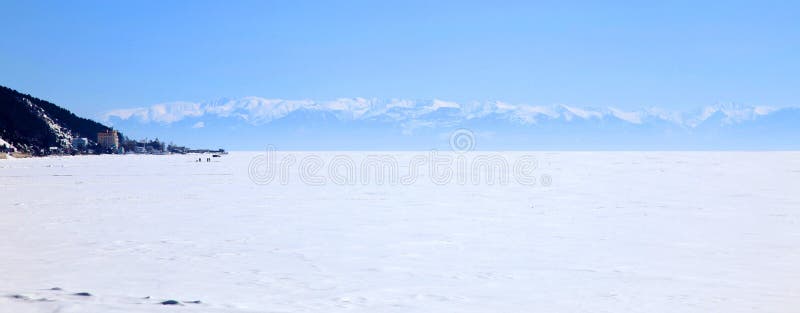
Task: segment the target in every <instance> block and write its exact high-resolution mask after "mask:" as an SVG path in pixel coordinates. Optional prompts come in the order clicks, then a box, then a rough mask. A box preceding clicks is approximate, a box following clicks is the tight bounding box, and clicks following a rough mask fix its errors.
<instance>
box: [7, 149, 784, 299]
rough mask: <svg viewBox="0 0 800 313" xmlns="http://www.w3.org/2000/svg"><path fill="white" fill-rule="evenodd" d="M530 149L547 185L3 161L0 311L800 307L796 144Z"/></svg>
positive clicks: (232, 163) (221, 163) (184, 159)
mask: <svg viewBox="0 0 800 313" xmlns="http://www.w3.org/2000/svg"><path fill="white" fill-rule="evenodd" d="M400 154H401V155H402V154H411V152H404V153H400ZM512 154H515V153H509V154H508V155H512ZM516 154H519V153H516ZM532 154H533V155H535V156H537V157H538V158H540V159H541V160H544V161H543V162H542V166H541V167H540V168H539V169H537V170H538V171H540V172H541V173H546V174H548V175H550V177H552V184H551V185H550V186H541V185H537V186H524V185H519V184H509V185H495V186H489V185H485V184H479V185H471V184H470V185H459V184H448V185H435V184H432V183H430V182H426V181H425V180H420V181H419V182H418V183H415V184H411V185H383V186H381V185H375V184H369V185H361V184H357V185H345V186H342V185H334V184H327V185H324V186H310V185H306V184H301V183H297V182H294V183H290V184H288V185H281V184H277V183H273V184H268V185H258V184H255V183H253V182H251V181H250V179H249V178H248V164H249V162H250V160H251V159H252V158H253V156H255V154H253V153H231V154H230V155H227V156H224V157H222V158H215V159H214V162H210V163H207V162H203V163H197V162H195V159H196V158H197V156H181V155H173V156H83V157H50V158H31V159H14V160H0V186H2V187H0V216H1V217H2V218H0V234H2V236H3V237H2V238H3V240H0V312H129V311H133V312H143V311H147V312H173V311H202V312H343V311H347V312H531V311H533V312H726V313H733V312H797V310H798V308H800V297H798V295H800V153H797V152H550V153H548V152H535V153H532ZM54 287H58V288H60V289H61V290H51V288H54ZM78 292H88V293H90V294H91V296H78V295H75V293H78ZM148 297H149V298H148ZM165 300H177V301H180V302H182V303H181V304H180V305H176V306H164V305H161V304H159V303H160V302H162V301H165ZM197 300H199V301H200V303H183V301H197Z"/></svg>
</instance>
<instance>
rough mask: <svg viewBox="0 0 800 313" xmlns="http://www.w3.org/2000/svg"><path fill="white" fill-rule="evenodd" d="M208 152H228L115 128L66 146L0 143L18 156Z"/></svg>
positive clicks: (0, 148)
mask: <svg viewBox="0 0 800 313" xmlns="http://www.w3.org/2000/svg"><path fill="white" fill-rule="evenodd" d="M189 153H210V154H213V156H214V157H220V156H222V155H224V154H228V153H227V152H226V151H225V149H222V148H220V149H217V150H212V149H190V148H187V147H183V146H177V145H174V144H172V143H169V144H167V143H164V142H162V141H159V140H158V139H157V138H156V139H154V140H148V139H144V140H130V139H122V140H121V138H120V136H119V133H118V132H117V131H116V130H107V131H104V132H100V133H97V141H91V140H89V139H88V138H85V137H82V138H73V139H72V141H71V142H69V145H67V146H66V147H49V148H48V149H40V150H39V151H29V152H27V153H26V152H23V151H16V149H15V148H14V147H9V146H8V145H6V144H0V154H16V155H19V156H23V157H24V156H26V155H27V156H47V155H86V154H154V155H167V154H189Z"/></svg>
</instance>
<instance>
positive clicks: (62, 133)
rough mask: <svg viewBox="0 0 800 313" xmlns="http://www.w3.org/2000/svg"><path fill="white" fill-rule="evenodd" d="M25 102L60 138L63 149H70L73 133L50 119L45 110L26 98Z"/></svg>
mask: <svg viewBox="0 0 800 313" xmlns="http://www.w3.org/2000/svg"><path fill="white" fill-rule="evenodd" d="M24 101H25V103H27V104H28V106H29V107H30V108H31V109H32V110H33V111H34V112H36V114H37V115H38V116H39V117H40V118H42V120H44V122H45V123H47V126H48V127H50V129H51V130H52V131H53V133H54V134H55V135H56V137H58V140H59V143H60V145H61V147H68V146H69V145H70V143H71V142H72V132H70V130H69V129H68V128H66V127H64V126H62V125H60V124H59V123H58V122H56V121H55V120H53V119H52V118H50V116H48V115H47V113H46V112H45V111H44V109H43V108H41V107H39V106H37V105H35V104H33V102H31V100H30V99H27V98H25V99H24Z"/></svg>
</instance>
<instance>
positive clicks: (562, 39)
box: [0, 1, 800, 118]
mask: <svg viewBox="0 0 800 313" xmlns="http://www.w3.org/2000/svg"><path fill="white" fill-rule="evenodd" d="M0 9H2V10H0V11H2V12H3V13H2V15H3V18H2V19H0V36H2V38H3V40H2V41H0V84H2V85H6V86H8V87H11V88H14V89H17V90H20V91H23V92H27V93H31V94H33V95H35V96H37V97H40V98H44V99H46V100H50V101H52V102H54V103H57V104H59V105H62V106H64V107H67V108H68V109H70V110H73V111H74V112H76V113H78V114H80V115H84V116H90V117H95V118H97V117H100V116H102V114H103V113H104V112H108V111H111V110H115V109H120V108H133V107H143V106H150V105H153V104H158V103H165V102H173V101H190V102H196V103H200V102H203V101H210V100H214V99H219V98H223V97H227V98H242V97H246V96H258V97H266V98H276V99H313V100H317V101H322V100H332V99H339V98H353V97H364V98H368V99H371V98H379V99H394V98H399V99H421V100H432V99H445V100H448V101H456V102H460V103H464V102H470V101H496V100H499V101H505V102H509V103H525V104H530V105H543V106H548V105H558V104H566V105H570V106H577V107H600V108H605V107H615V108H620V109H624V110H638V109H641V108H650V107H658V108H664V109H667V110H676V111H691V110H701V109H702V108H703V107H706V106H713V105H745V106H772V107H785V106H794V105H797V104H798V101H797V100H798V99H797V98H798V96H797V95H798V92H797V91H798V89H797V86H800V75H798V73H800V5H798V4H796V3H792V2H769V1H751V2H739V1H704V2H702V3H699V2H697V1H665V2H663V3H629V2H594V1H593V2H566V1H550V2H531V1H519V2H514V1H503V2H502V3H495V2H489V1H484V2H470V1H369V2H368V1H315V2H311V1H128V2H125V1H96V2H95V1H16V2H10V1H2V2H0Z"/></svg>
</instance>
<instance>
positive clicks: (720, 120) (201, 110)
mask: <svg viewBox="0 0 800 313" xmlns="http://www.w3.org/2000/svg"><path fill="white" fill-rule="evenodd" d="M100 118H101V120H103V121H104V122H106V123H108V124H111V125H114V126H118V127H119V128H121V129H125V130H129V131H130V132H131V134H133V135H134V136H136V135H137V134H139V135H141V136H155V135H157V134H156V133H155V132H154V131H153V130H156V129H158V130H173V131H171V132H168V133H170V134H172V135H175V136H177V137H180V138H179V139H180V140H181V141H188V142H192V141H195V140H192V139H191V138H190V136H189V135H191V134H193V133H195V134H204V135H203V136H204V137H202V138H205V139H206V140H208V139H209V138H210V137H209V136H210V135H212V134H214V133H215V132H222V131H224V132H232V133H236V134H238V135H237V136H236V137H232V138H226V139H225V140H224V143H220V145H222V144H227V145H230V146H232V147H234V148H245V149H256V148H259V147H261V146H263V145H265V144H281V145H283V146H286V147H288V148H292V149H315V148H325V149H345V150H348V149H372V148H388V149H392V148H397V149H407V148H409V149H427V148H445V147H444V146H443V145H442V143H446V140H443V139H442V138H446V137H447V134H448V133H449V132H450V131H452V130H454V129H458V128H468V129H470V130H472V131H473V132H474V133H475V134H476V138H483V139H484V140H482V141H481V142H482V144H481V145H478V148H480V149H512V150H515V149H532V148H544V149H639V148H646V149H749V148H764V149H793V148H796V146H797V144H796V143H795V141H794V140H792V138H796V137H797V135H798V134H799V133H800V132H798V130H799V129H800V128H799V127H798V126H795V125H798V124H800V107H769V106H743V105H717V106H708V107H705V108H702V109H699V110H695V111H692V112H679V111H672V110H666V109H661V108H646V109H641V110H635V111H632V110H623V109H619V108H614V107H607V108H585V107H577V106H570V105H563V104H559V105H548V106H540V105H526V104H512V103H506V102H502V101H490V102H469V103H457V102H452V101H445V100H439V99H434V100H405V99H389V100H384V99H365V98H342V99H336V100H331V101H314V100H284V99H268V98H261V97H244V98H239V99H218V100H214V101H207V102H200V103H196V102H171V103H162V104H156V105H152V106H149V107H138V108H130V109H118V110H112V111H108V112H105V113H103V114H102V116H101V117H100ZM212 137H213V136H212ZM236 138H243V140H241V141H240V140H237V139H236ZM331 141H336V142H337V144H335V145H330V143H331Z"/></svg>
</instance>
